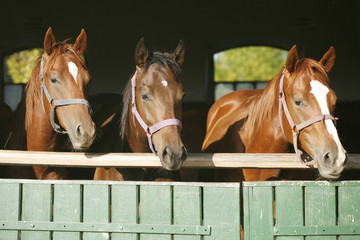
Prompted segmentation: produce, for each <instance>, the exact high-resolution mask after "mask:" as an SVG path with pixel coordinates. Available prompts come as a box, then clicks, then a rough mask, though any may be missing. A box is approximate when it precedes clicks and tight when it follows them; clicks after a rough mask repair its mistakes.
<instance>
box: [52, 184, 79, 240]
mask: <svg viewBox="0 0 360 240" xmlns="http://www.w3.org/2000/svg"><path fill="white" fill-rule="evenodd" d="M81 204H82V192H81V185H80V184H69V185H64V184H55V185H54V217H53V219H54V220H53V221H54V222H66V223H69V224H70V223H78V222H80V221H81V215H82V212H81V211H82V209H81ZM63 239H66V240H80V239H81V233H80V232H54V233H53V240H63Z"/></svg>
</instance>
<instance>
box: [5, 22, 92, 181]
mask: <svg viewBox="0 0 360 240" xmlns="http://www.w3.org/2000/svg"><path fill="white" fill-rule="evenodd" d="M86 44H87V36H86V33H85V31H84V30H82V31H81V33H80V35H79V36H78V37H77V39H76V41H75V43H74V44H73V45H70V44H68V43H66V41H64V42H56V40H55V37H54V34H53V32H52V29H51V28H49V29H48V31H47V32H46V35H45V39H44V53H43V55H42V57H41V59H40V61H39V63H38V64H37V66H36V67H35V68H34V70H33V72H32V76H31V79H30V81H29V83H28V84H27V87H26V92H25V97H24V99H23V101H22V102H21V103H20V104H19V107H18V110H17V113H16V115H17V119H16V120H14V123H16V124H14V126H12V128H11V130H10V133H9V139H8V140H9V141H8V143H7V145H6V148H7V149H19V150H29V151H62V150H63V148H64V142H65V141H67V139H70V142H71V145H72V148H73V149H74V150H76V151H79V150H85V149H87V148H89V147H90V145H91V144H92V142H93V140H94V138H95V125H94V123H93V121H92V119H91V115H90V111H91V109H90V105H89V104H88V102H87V101H86V100H85V97H86V88H87V85H88V83H89V81H90V75H89V73H88V70H87V68H86V66H85V65H84V63H83V61H82V60H81V58H80V56H81V55H83V53H84V51H85V49H86ZM39 161H41V159H39ZM33 169H34V172H35V175H36V177H37V178H38V179H62V178H66V177H67V173H66V171H65V169H63V168H50V167H40V166H34V167H33Z"/></svg>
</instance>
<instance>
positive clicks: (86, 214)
mask: <svg viewBox="0 0 360 240" xmlns="http://www.w3.org/2000/svg"><path fill="white" fill-rule="evenodd" d="M83 186H84V188H83V194H84V195H83V221H84V222H86V223H88V222H96V223H107V222H109V219H110V216H109V211H110V208H109V205H110V204H109V200H110V199H109V185H107V184H84V185H83ZM83 239H84V240H101V239H104V240H108V239H109V233H107V232H103V233H90V232H84V233H83Z"/></svg>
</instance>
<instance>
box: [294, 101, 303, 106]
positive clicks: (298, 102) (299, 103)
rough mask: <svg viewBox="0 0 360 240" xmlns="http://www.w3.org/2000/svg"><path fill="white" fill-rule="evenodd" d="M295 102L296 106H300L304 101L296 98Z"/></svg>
mask: <svg viewBox="0 0 360 240" xmlns="http://www.w3.org/2000/svg"><path fill="white" fill-rule="evenodd" d="M295 104H296V106H302V105H304V103H303V102H302V101H301V100H296V101H295Z"/></svg>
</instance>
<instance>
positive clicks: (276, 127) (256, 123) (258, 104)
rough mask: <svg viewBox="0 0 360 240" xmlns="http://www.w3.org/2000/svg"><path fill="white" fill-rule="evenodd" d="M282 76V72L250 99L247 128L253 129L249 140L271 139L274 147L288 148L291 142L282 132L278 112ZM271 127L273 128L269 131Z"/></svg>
mask: <svg viewBox="0 0 360 240" xmlns="http://www.w3.org/2000/svg"><path fill="white" fill-rule="evenodd" d="M280 77H281V72H280V73H278V74H277V75H276V76H275V77H274V79H272V80H271V82H270V83H269V84H268V86H267V87H266V88H265V89H264V90H263V91H262V92H260V93H258V94H257V95H256V96H253V97H252V98H250V99H249V100H248V101H249V102H248V103H249V106H250V108H251V110H250V111H249V117H248V120H247V128H248V129H253V131H252V132H249V135H248V136H249V137H248V138H249V142H258V141H259V139H271V140H272V142H273V144H271V145H272V148H274V149H275V148H276V149H286V148H287V147H288V146H287V145H288V144H289V143H288V141H287V139H286V137H285V136H284V134H283V132H282V129H281V124H280V119H279V112H278V110H279V99H278V97H279V82H280ZM283 122H284V121H283ZM269 129H271V130H270V131H269ZM260 141H261V140H260ZM264 144H265V143H264ZM269 147H271V146H269Z"/></svg>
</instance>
